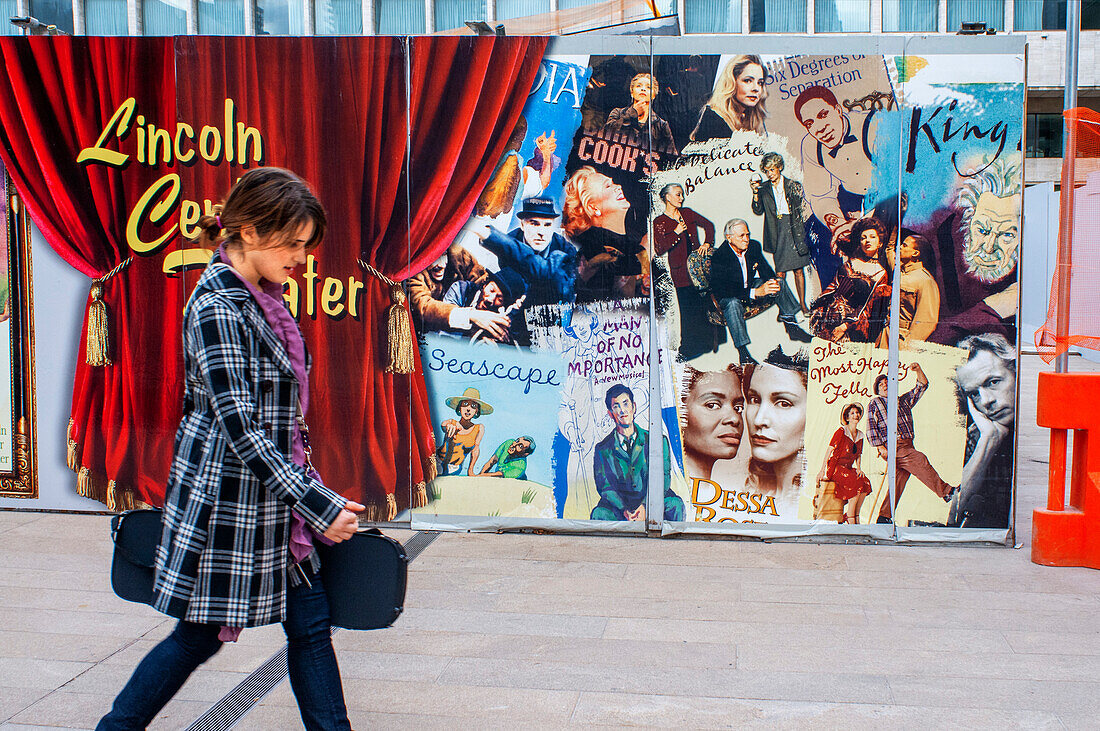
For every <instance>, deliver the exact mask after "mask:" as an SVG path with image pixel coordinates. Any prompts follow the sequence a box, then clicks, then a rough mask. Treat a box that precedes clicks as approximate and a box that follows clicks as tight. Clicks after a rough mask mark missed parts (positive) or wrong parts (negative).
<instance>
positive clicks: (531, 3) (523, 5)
mask: <svg viewBox="0 0 1100 731" xmlns="http://www.w3.org/2000/svg"><path fill="white" fill-rule="evenodd" d="M549 12H550V0H497V20H508V19H509V18H522V17H524V16H527V15H539V14H541V13H549ZM467 20H473V18H467Z"/></svg>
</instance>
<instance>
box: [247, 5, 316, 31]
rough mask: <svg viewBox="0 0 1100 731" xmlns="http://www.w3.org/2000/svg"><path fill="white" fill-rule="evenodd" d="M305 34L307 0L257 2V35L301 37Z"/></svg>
mask: <svg viewBox="0 0 1100 731" xmlns="http://www.w3.org/2000/svg"><path fill="white" fill-rule="evenodd" d="M305 32H306V4H305V0H256V35H258V36H300V35H302V34H303V33H305Z"/></svg>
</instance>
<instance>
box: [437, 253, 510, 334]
mask: <svg viewBox="0 0 1100 731" xmlns="http://www.w3.org/2000/svg"><path fill="white" fill-rule="evenodd" d="M526 294H527V285H526V284H524V282H523V278H522V277H521V276H520V275H518V274H516V273H515V272H514V271H512V270H511V269H501V270H500V271H499V272H489V274H488V277H487V278H486V279H485V280H484V281H483V282H482V283H481V284H478V283H476V282H467V281H457V282H455V283H454V284H452V285H451V287H450V289H448V290H447V294H445V295H443V302H444V303H445V304H451V305H454V306H455V307H456V308H459V312H460V313H465V312H472V313H474V314H475V315H480V313H483V312H485V313H490V314H493V315H498V316H499V317H500V318H503V323H498V322H497V321H494V327H491V328H487V329H480V328H477V329H475V328H474V326H473V317H472V316H471V317H470V320H469V321H462V320H459V321H457V323H456V324H455V326H454V328H453V329H454V330H456V331H461V332H467V333H469V334H470V335H471V337H472V338H473V339H475V340H477V339H480V338H485V339H487V340H494V341H496V342H498V343H511V342H514V340H515V329H514V326H513V318H520V317H523V313H522V311H520V310H521V308H522V307H523V300H524V297H525V296H526Z"/></svg>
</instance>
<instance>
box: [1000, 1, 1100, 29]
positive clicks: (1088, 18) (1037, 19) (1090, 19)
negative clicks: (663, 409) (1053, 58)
mask: <svg viewBox="0 0 1100 731" xmlns="http://www.w3.org/2000/svg"><path fill="white" fill-rule="evenodd" d="M1015 15H1016V19H1015V25H1014V26H1013V27H1014V28H1015V29H1016V30H1065V29H1066V0H1016V13H1015ZM1081 29H1082V30H1100V0H1081Z"/></svg>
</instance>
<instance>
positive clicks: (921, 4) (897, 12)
mask: <svg viewBox="0 0 1100 731" xmlns="http://www.w3.org/2000/svg"><path fill="white" fill-rule="evenodd" d="M1019 1H1020V0H1016V2H1019ZM939 14H940V4H939V0H882V30H883V31H885V32H887V33H935V32H936V21H937V19H938V18H939Z"/></svg>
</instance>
